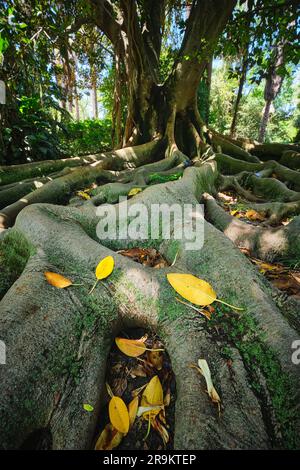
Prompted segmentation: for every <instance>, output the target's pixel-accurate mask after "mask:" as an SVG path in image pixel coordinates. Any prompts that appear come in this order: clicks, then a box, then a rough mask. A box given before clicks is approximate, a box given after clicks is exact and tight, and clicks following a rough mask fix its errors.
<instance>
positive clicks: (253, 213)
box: [245, 209, 265, 221]
mask: <svg viewBox="0 0 300 470" xmlns="http://www.w3.org/2000/svg"><path fill="white" fill-rule="evenodd" d="M245 217H247V219H249V220H259V221H263V220H265V217H264V216H263V215H262V214H260V213H259V212H256V211H255V210H254V209H250V210H248V211H246V213H245Z"/></svg>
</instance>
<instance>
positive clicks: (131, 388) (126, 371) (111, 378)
mask: <svg viewBox="0 0 300 470" xmlns="http://www.w3.org/2000/svg"><path fill="white" fill-rule="evenodd" d="M128 336H129V337H128ZM125 340H126V341H125ZM124 344H125V349H124ZM120 345H121V349H122V350H121V349H120V348H119V346H120ZM128 345H129V347H128ZM136 345H137V346H138V347H137V349H136V350H135V349H134V347H135V346H136ZM141 345H142V347H143V349H142V350H140V349H139V347H140V346H141ZM128 352H129V354H127V353H128ZM132 353H134V354H132ZM136 353H139V355H138V356H137V355H136ZM106 382H107V390H108V399H107V402H106V403H105V406H104V407H103V409H102V410H101V412H100V416H99V421H98V425H97V428H96V435H95V440H94V448H95V450H110V449H113V448H116V447H117V448H118V449H121V450H132V449H134V450H165V449H172V448H173V435H174V421H175V416H174V415H175V400H176V384H175V376H174V373H173V371H172V366H171V362H170V358H169V356H168V354H167V352H166V351H165V349H164V346H163V344H162V342H161V340H160V339H159V338H158V337H157V336H156V335H154V334H152V333H148V334H145V331H144V330H141V329H134V330H129V331H127V334H125V333H120V335H119V337H118V338H116V341H115V343H114V344H113V346H112V349H111V352H110V355H109V358H108V363H107V375H106Z"/></svg>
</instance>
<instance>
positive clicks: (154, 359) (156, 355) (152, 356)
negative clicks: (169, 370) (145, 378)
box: [147, 343, 164, 370]
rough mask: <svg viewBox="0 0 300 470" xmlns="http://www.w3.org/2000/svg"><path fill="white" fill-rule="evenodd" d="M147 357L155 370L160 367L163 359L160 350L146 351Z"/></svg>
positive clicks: (154, 345)
mask: <svg viewBox="0 0 300 470" xmlns="http://www.w3.org/2000/svg"><path fill="white" fill-rule="evenodd" d="M156 346H158V345H157V344H156V343H154V344H153V347H154V348H155V347H156ZM147 359H148V361H149V362H150V363H151V364H152V365H153V366H154V367H155V368H156V369H157V370H161V369H162V367H163V360H164V356H163V353H162V351H147Z"/></svg>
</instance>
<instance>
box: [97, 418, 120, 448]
mask: <svg viewBox="0 0 300 470" xmlns="http://www.w3.org/2000/svg"><path fill="white" fill-rule="evenodd" d="M122 439H123V434H122V433H121V432H119V431H118V430H117V429H115V428H114V427H113V425H112V424H111V423H108V424H107V425H106V426H105V428H104V429H103V431H102V433H101V434H100V436H99V438H98V440H97V442H96V445H95V450H112V449H114V448H115V447H118V445H119V444H120V443H121V441H122Z"/></svg>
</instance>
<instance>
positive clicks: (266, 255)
mask: <svg viewBox="0 0 300 470" xmlns="http://www.w3.org/2000/svg"><path fill="white" fill-rule="evenodd" d="M204 200H205V209H206V216H207V218H208V220H209V221H210V222H211V223H213V224H214V226H215V227H217V228H218V229H219V230H221V231H222V232H224V234H225V235H226V236H227V237H228V238H229V239H230V240H231V241H232V242H233V243H234V244H235V245H237V246H239V247H243V248H247V250H249V252H250V253H251V256H253V257H256V258H260V259H263V260H267V261H273V260H276V259H278V258H280V259H285V258H286V259H290V258H291V257H295V258H296V259H297V260H300V232H299V226H300V218H299V217H297V218H295V219H294V221H293V222H291V223H290V224H289V225H287V226H285V227H280V228H262V227H256V226H254V225H250V224H247V223H246V222H242V221H241V220H238V219H236V218H235V217H233V216H231V215H230V214H228V213H227V212H225V211H224V209H222V207H220V206H219V205H218V204H217V202H216V200H215V199H214V198H213V197H212V196H211V195H209V194H205V195H204Z"/></svg>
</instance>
